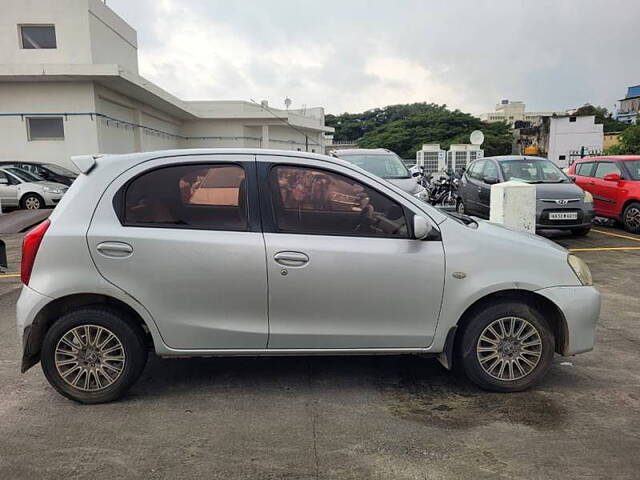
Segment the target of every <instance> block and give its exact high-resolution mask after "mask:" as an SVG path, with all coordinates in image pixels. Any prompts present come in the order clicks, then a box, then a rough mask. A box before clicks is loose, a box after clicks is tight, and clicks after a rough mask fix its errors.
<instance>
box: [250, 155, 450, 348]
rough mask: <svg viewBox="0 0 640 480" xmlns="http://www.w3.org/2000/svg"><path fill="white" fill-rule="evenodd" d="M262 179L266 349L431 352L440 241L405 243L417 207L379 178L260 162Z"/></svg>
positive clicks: (321, 165) (298, 163)
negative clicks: (405, 202) (428, 348)
mask: <svg viewBox="0 0 640 480" xmlns="http://www.w3.org/2000/svg"><path fill="white" fill-rule="evenodd" d="M292 162H294V163H292ZM258 172H259V178H260V186H261V205H262V208H261V211H262V214H263V216H262V222H263V228H264V238H265V245H266V258H267V272H268V277H269V348H270V349H296V348H304V349H376V348H381V349H387V348H419V347H426V346H428V345H429V344H430V343H431V341H432V339H433V335H434V331H435V327H436V322H437V319H438V314H439V310H440V303H441V301H442V291H443V285H444V252H443V247H442V242H441V241H440V240H439V239H438V238H437V236H434V239H433V240H429V241H419V240H414V239H412V238H410V236H411V232H410V230H411V229H410V227H409V225H410V221H411V220H410V219H411V218H412V215H413V209H414V208H415V211H419V209H418V208H417V207H410V208H407V206H406V205H404V206H403V205H402V203H401V202H400V201H398V199H397V198H396V199H393V196H394V195H393V193H392V191H390V190H389V189H388V187H386V186H385V183H384V182H383V181H382V180H380V181H377V180H372V179H370V178H368V177H362V176H361V175H360V174H357V173H354V172H353V171H352V170H350V169H347V168H345V167H343V166H338V165H335V164H333V165H332V164H327V162H321V161H316V160H307V159H300V158H295V159H293V158H291V159H289V158H286V157H272V156H258ZM263 186H264V188H262V187H263Z"/></svg>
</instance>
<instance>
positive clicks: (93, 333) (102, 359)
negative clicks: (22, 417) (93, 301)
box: [40, 306, 147, 403]
mask: <svg viewBox="0 0 640 480" xmlns="http://www.w3.org/2000/svg"><path fill="white" fill-rule="evenodd" d="M40 361H41V364H42V370H43V372H44V374H45V376H46V377H47V380H48V381H49V383H50V384H51V385H52V386H53V388H55V389H56V390H57V391H58V392H59V393H60V394H62V395H64V396H65V397H67V398H70V399H71V400H75V401H77V402H81V403H103V402H109V401H112V400H115V399H116V398H118V397H120V396H121V395H122V394H124V393H125V392H126V391H127V390H128V389H129V388H130V387H131V386H132V385H133V384H134V383H135V381H136V380H137V379H138V377H139V376H140V374H141V373H142V370H143V369H144V366H145V363H146V361H147V349H146V342H145V338H144V334H143V332H142V330H141V328H139V327H138V326H137V325H135V324H133V323H130V322H129V321H127V320H126V319H125V317H124V316H123V315H122V314H121V313H120V312H118V311H114V310H111V309H107V308H103V307H100V306H90V307H82V308H80V309H78V310H75V311H72V312H70V313H67V314H66V315H64V316H62V317H61V318H60V319H59V320H57V321H56V322H55V323H54V324H53V325H52V326H51V328H50V329H49V330H48V331H47V334H46V335H45V338H44V341H43V345H42V353H41V359H40Z"/></svg>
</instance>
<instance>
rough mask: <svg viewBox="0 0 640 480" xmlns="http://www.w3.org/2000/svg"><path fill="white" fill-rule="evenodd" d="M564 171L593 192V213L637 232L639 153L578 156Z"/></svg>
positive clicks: (639, 217)
mask: <svg viewBox="0 0 640 480" xmlns="http://www.w3.org/2000/svg"><path fill="white" fill-rule="evenodd" d="M567 175H569V177H571V178H572V179H573V180H574V181H575V183H576V184H577V185H578V186H579V187H581V188H582V189H583V190H586V191H588V192H589V193H591V195H593V207H594V209H595V211H596V215H598V216H599V217H606V218H613V219H614V220H617V221H619V222H621V223H622V224H623V225H624V228H625V229H626V230H627V231H629V232H632V233H640V155H624V156H615V157H586V158H582V159H580V160H577V161H576V162H575V163H574V164H573V165H571V167H569V171H568V172H567Z"/></svg>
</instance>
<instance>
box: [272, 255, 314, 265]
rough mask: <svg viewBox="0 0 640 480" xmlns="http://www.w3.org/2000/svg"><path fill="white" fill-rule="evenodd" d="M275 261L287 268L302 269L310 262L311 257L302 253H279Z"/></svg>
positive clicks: (274, 257) (275, 256)
mask: <svg viewBox="0 0 640 480" xmlns="http://www.w3.org/2000/svg"><path fill="white" fill-rule="evenodd" d="M273 259H274V260H275V261H276V263H279V264H280V265H283V266H285V267H301V266H303V265H305V264H306V263H307V262H309V257H308V256H307V255H305V254H304V253H302V252H278V253H276V254H275V255H274V256H273Z"/></svg>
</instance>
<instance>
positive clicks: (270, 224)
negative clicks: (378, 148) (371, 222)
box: [258, 161, 435, 240]
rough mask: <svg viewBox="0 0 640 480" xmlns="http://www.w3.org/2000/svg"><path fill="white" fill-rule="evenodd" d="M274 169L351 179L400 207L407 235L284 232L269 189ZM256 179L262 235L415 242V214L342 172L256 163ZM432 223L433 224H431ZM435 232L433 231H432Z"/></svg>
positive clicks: (305, 166)
mask: <svg viewBox="0 0 640 480" xmlns="http://www.w3.org/2000/svg"><path fill="white" fill-rule="evenodd" d="M276 167H293V168H308V169H311V170H321V171H324V172H327V173H329V174H332V175H340V176H343V177H345V178H348V179H351V180H352V181H354V182H358V183H359V184H362V185H364V186H366V187H367V188H370V189H371V190H373V191H375V192H376V193H378V194H379V195H382V196H383V197H385V198H387V199H388V200H390V201H392V202H393V203H395V204H397V205H399V206H400V208H402V212H403V215H404V219H405V222H406V225H407V235H406V236H398V235H393V234H384V233H382V234H362V233H357V232H354V233H344V232H339V233H328V232H323V233H318V232H291V231H286V230H281V229H280V228H278V222H277V220H276V212H275V204H274V201H273V195H274V192H273V189H272V187H271V172H272V171H273V169H275V168H276ZM258 178H259V185H260V187H259V189H260V197H261V208H260V210H261V212H262V214H263V215H262V225H263V232H264V233H278V234H284V235H314V236H326V237H354V238H390V239H395V240H415V239H414V234H413V217H414V216H415V213H414V212H413V211H411V210H410V209H408V208H407V207H406V206H405V205H403V204H402V203H400V202H398V201H397V200H395V199H393V198H391V197H389V195H387V194H385V193H382V192H380V190H378V189H377V188H374V187H372V186H371V185H370V184H368V183H364V182H362V181H361V180H358V179H356V178H353V177H350V176H349V175H346V174H344V173H342V172H337V171H334V170H330V169H327V168H324V167H320V166H316V165H304V164H300V163H293V162H287V161H282V162H258ZM263 185H264V186H266V187H265V188H264V189H263V188H262V186H263ZM275 193H278V194H279V193H280V192H275ZM432 223H433V222H432ZM434 230H435V229H434ZM434 239H435V235H434Z"/></svg>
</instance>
